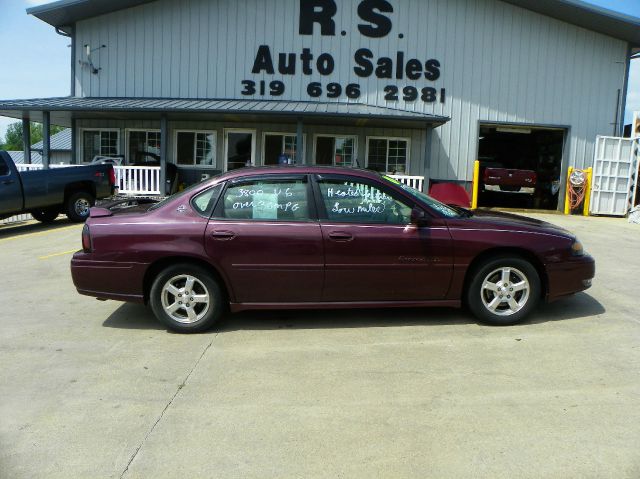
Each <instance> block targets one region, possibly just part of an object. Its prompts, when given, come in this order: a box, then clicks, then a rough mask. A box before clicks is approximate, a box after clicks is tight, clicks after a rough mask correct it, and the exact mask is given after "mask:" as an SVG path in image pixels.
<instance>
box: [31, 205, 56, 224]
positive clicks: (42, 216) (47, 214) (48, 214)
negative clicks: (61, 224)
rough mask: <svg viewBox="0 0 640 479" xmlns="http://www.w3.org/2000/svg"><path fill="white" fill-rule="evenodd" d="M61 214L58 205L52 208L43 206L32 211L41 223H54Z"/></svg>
mask: <svg viewBox="0 0 640 479" xmlns="http://www.w3.org/2000/svg"><path fill="white" fill-rule="evenodd" d="M59 214H60V208H59V207H57V206H54V207H51V208H42V209H39V210H34V211H32V212H31V216H33V219H34V220H36V221H39V222H40V223H53V221H54V220H55V219H56V218H57V217H58V215H59Z"/></svg>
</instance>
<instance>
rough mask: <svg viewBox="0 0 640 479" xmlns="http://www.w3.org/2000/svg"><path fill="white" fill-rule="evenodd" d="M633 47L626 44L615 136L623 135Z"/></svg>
mask: <svg viewBox="0 0 640 479" xmlns="http://www.w3.org/2000/svg"><path fill="white" fill-rule="evenodd" d="M633 56H634V55H633V48H632V47H631V44H630V43H628V44H627V59H626V62H625V67H624V68H625V72H624V82H623V84H622V99H621V102H620V117H619V118H618V127H617V130H618V131H617V136H624V118H625V116H626V113H627V91H628V90H629V76H630V75H631V58H632V57H633Z"/></svg>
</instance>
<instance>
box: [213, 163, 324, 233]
mask: <svg viewBox="0 0 640 479" xmlns="http://www.w3.org/2000/svg"><path fill="white" fill-rule="evenodd" d="M287 180H289V181H298V180H303V181H304V182H305V184H306V193H307V205H308V207H307V208H308V211H307V213H308V215H307V216H308V218H307V219H304V220H297V219H291V220H277V219H276V220H273V219H263V218H258V219H253V218H248V219H236V218H226V217H225V216H224V201H225V196H226V194H227V191H228V190H229V188H233V187H235V186H238V185H242V184H247V183H254V182H256V181H287ZM312 183H313V180H312V178H311V177H310V175H307V174H297V175H296V174H294V175H290V174H289V175H288V174H282V175H258V176H249V177H246V176H245V177H241V178H234V179H232V180H228V181H226V182H225V185H224V188H223V189H222V192H221V193H220V195H219V196H218V202H217V204H216V206H215V208H214V209H213V213H212V215H211V219H212V220H215V221H225V222H230V223H245V222H249V223H269V224H272V223H277V224H286V223H301V224H305V223H317V222H318V204H317V201H316V196H315V191H314V186H313V184H312Z"/></svg>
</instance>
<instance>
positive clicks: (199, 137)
mask: <svg viewBox="0 0 640 479" xmlns="http://www.w3.org/2000/svg"><path fill="white" fill-rule="evenodd" d="M176 163H177V164H178V165H188V166H216V132H215V131H177V132H176Z"/></svg>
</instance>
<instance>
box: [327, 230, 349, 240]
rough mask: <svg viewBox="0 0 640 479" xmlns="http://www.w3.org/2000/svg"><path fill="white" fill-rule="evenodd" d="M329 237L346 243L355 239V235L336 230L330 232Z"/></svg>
mask: <svg viewBox="0 0 640 479" xmlns="http://www.w3.org/2000/svg"><path fill="white" fill-rule="evenodd" d="M329 239H330V240H332V241H339V242H343V243H346V242H348V241H353V235H352V234H350V233H344V232H342V231H336V232H335V233H329Z"/></svg>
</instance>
